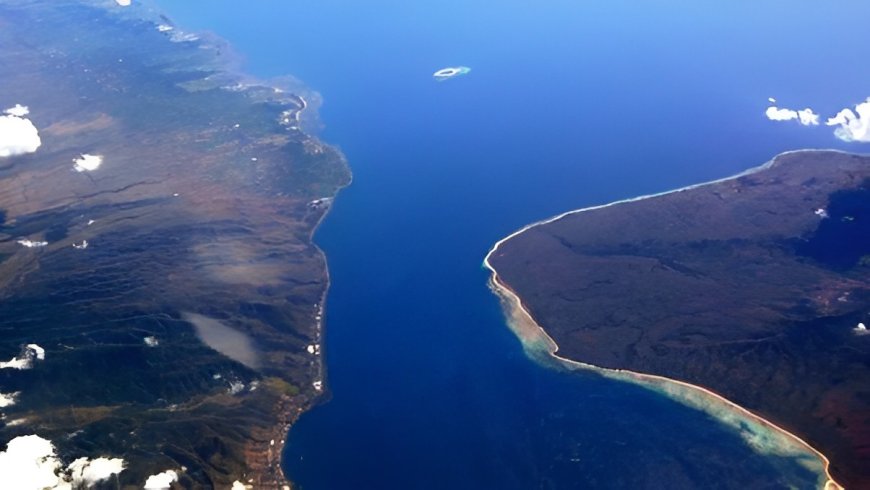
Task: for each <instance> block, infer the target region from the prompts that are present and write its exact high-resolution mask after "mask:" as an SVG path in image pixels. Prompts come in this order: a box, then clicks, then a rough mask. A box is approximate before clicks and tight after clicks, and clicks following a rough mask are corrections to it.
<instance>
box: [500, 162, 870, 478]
mask: <svg viewBox="0 0 870 490" xmlns="http://www.w3.org/2000/svg"><path fill="white" fill-rule="evenodd" d="M487 263H488V264H489V265H490V266H491V267H492V268H493V269H494V270H497V271H498V280H499V285H500V286H503V287H505V288H509V290H510V291H512V292H514V293H516V295H517V296H519V297H520V298H521V299H522V306H523V308H524V309H525V310H527V311H528V312H529V314H530V315H531V317H532V318H533V319H534V321H535V322H536V323H537V324H538V325H540V327H541V328H543V329H544V330H545V331H546V332H547V334H548V335H549V336H550V337H551V338H552V339H553V340H554V341H555V343H556V344H557V345H558V355H559V356H560V357H563V358H567V359H571V360H575V361H580V362H583V363H589V364H592V365H595V366H600V367H604V368H610V369H620V370H630V371H633V372H637V373H647V374H652V375H657V376H663V377H666V378H670V379H673V380H677V381H681V382H686V383H690V384H693V385H697V386H701V387H705V388H707V389H709V390H711V391H712V392H714V393H717V394H719V395H722V396H724V397H725V398H727V399H728V400H730V401H733V402H735V403H737V404H738V405H740V406H742V407H744V408H746V409H748V410H750V411H751V412H753V413H755V414H757V415H759V416H761V417H763V418H764V419H766V420H768V421H770V422H772V423H774V424H776V425H777V426H779V427H781V428H783V429H785V430H787V431H788V432H791V433H792V434H794V435H796V436H798V437H800V438H801V439H803V440H804V441H806V442H807V443H809V444H810V445H811V446H813V447H814V448H815V449H817V450H818V451H820V452H821V453H823V454H824V455H825V456H827V458H828V459H829V460H830V467H829V469H828V470H829V472H830V475H831V476H832V477H833V479H834V480H836V482H837V483H839V484H841V485H842V486H844V487H846V488H848V489H861V488H870V334H868V332H867V330H866V325H870V157H867V156H859V155H851V154H845V153H841V152H835V151H799V152H791V153H786V154H783V155H780V156H778V157H776V158H775V159H774V160H773V161H772V162H770V163H768V164H767V165H765V166H763V167H760V168H758V169H755V170H753V171H750V172H747V173H745V174H742V175H740V176H737V177H734V178H730V179H724V180H721V181H717V182H712V183H709V184H703V185H700V186H693V187H690V188H686V189H682V190H679V191H674V192H669V193H664V194H660V195H656V196H649V197H645V198H640V199H635V200H628V201H622V202H619V203H614V204H612V205H607V206H599V207H594V208H588V209H584V210H578V211H574V212H570V213H566V214H564V215H561V216H559V217H556V218H554V219H551V220H547V221H544V222H541V223H538V224H536V225H532V226H530V227H527V228H526V229H524V230H523V231H521V232H519V233H517V234H515V235H513V236H511V237H510V238H508V239H507V240H505V241H502V242H500V243H499V244H498V245H497V246H496V247H495V248H494V249H493V251H492V252H491V253H490V255H489V256H488V258H487Z"/></svg>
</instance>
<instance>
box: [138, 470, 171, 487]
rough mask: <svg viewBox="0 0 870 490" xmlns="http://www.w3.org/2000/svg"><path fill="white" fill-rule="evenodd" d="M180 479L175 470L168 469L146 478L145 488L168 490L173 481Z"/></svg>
mask: <svg viewBox="0 0 870 490" xmlns="http://www.w3.org/2000/svg"><path fill="white" fill-rule="evenodd" d="M177 481H178V473H176V472H175V471H173V470H166V471H164V472H162V473H157V474H156V475H151V476H149V477H148V479H147V480H145V490H166V489H167V488H169V487H170V486H171V485H172V482H177Z"/></svg>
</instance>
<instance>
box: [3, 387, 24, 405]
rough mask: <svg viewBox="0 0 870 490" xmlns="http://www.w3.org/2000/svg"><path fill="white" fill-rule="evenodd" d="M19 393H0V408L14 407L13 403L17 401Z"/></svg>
mask: <svg viewBox="0 0 870 490" xmlns="http://www.w3.org/2000/svg"><path fill="white" fill-rule="evenodd" d="M20 393H21V392H20V391H16V392H15V393H0V408H6V407H11V406H12V405H15V402H16V401H17V400H16V398H18V395H19V394H20Z"/></svg>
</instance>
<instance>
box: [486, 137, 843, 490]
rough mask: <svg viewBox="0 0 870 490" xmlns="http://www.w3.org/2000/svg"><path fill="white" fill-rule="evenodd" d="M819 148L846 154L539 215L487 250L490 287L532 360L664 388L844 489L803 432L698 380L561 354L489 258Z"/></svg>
mask: <svg viewBox="0 0 870 490" xmlns="http://www.w3.org/2000/svg"><path fill="white" fill-rule="evenodd" d="M815 151H833V152H838V153H843V154H847V153H849V152H844V151H840V150H816V149H805V150H793V151H788V152H784V153H780V154H779V155H777V156H775V157H774V158H772V159H771V160H769V161H768V162H766V163H764V164H762V165H760V166H758V167H754V168H751V169H748V170H746V171H743V172H740V173H738V174H735V175H732V176H729V177H724V178H721V179H716V180H712V181H709V182H703V183H700V184H693V185H689V186H686V187H681V188H678V189H673V190H669V191H664V192H658V193H653V194H647V195H643V196H638V197H633V198H628V199H622V200H618V201H614V202H611V203H607V204H602V205H595V206H589V207H585V208H580V209H575V210H571V211H567V212H564V213H561V214H558V215H556V216H553V217H551V218H547V219H544V220H541V221H537V222H534V223H531V224H528V225H526V226H524V227H522V228H520V229H519V230H517V231H515V232H513V233H511V234H510V235H508V236H506V237H504V238H502V239H501V240H499V241H498V242H496V243H495V245H493V246H492V248H491V249H490V250H489V252H488V253H487V254H486V257H484V259H483V266H484V267H485V268H486V269H488V270H489V271H490V279H489V287H490V289H491V290H492V291H493V293H494V294H495V295H496V296H498V298H499V299H500V301H501V303H502V307H503V309H504V312H505V316H506V319H507V323H508V326H509V327H510V328H511V330H512V331H513V332H514V334H515V335H517V337H518V338H519V339H520V341H521V343H522V344H523V349H524V350H525V352H526V354H527V355H528V356H529V357H530V358H532V359H533V360H535V361H537V362H539V363H541V364H543V365H547V366H550V367H554V368H562V369H569V370H585V371H591V372H594V373H597V374H599V375H602V376H604V377H607V378H611V379H615V380H619V381H623V382H628V383H633V384H636V385H639V386H642V387H644V388H647V389H650V390H652V391H655V392H657V393H660V394H662V395H664V396H667V397H668V398H671V399H673V400H675V401H678V402H680V403H682V404H684V405H687V406H689V407H691V408H695V409H697V410H701V411H703V412H705V413H707V414H708V415H710V416H711V417H713V418H715V419H716V420H718V421H719V422H720V423H723V424H725V425H727V426H729V427H731V428H733V429H735V430H737V431H738V432H740V435H741V437H743V438H744V439H745V440H746V441H747V443H748V444H749V445H750V446H752V447H753V448H754V449H755V450H757V451H758V452H761V453H766V454H776V455H780V456H786V457H793V458H795V459H797V460H799V462H800V464H801V465H802V466H804V467H805V468H807V469H809V470H811V471H814V472H816V473H817V474H819V488H820V489H822V490H845V487H843V486H842V485H840V484H839V483H837V481H836V480H834V478H833V476H832V475H831V473H830V461H829V460H828V458H827V457H826V456H825V455H824V454H822V453H821V452H820V451H819V450H817V449H815V448H814V447H813V446H811V445H810V444H809V443H807V442H806V441H804V440H803V439H801V438H800V437H798V436H797V435H795V434H793V433H791V432H789V431H787V430H785V429H783V428H782V427H780V426H778V425H776V424H774V423H773V422H771V421H769V420H767V419H765V418H763V417H761V416H759V415H757V414H755V413H752V412H751V411H749V410H748V409H746V408H744V407H741V406H740V405H738V404H736V403H734V402H732V401H730V400H728V399H727V398H725V397H723V396H721V395H719V394H717V393H715V392H713V391H710V390H709V389H707V388H704V387H703V386H698V385H694V384H691V383H687V382H684V381H680V380H676V379H672V378H667V377H664V376H658V375H654V374H649V373H643V372H636V371H630V370H625V369H610V368H604V367H600V366H596V365H593V364H588V363H584V362H582V361H576V360H572V359H568V358H565V357H562V356H559V355H558V350H559V346H558V344H557V343H556V342H555V340H553V338H552V337H550V335H549V334H548V333H547V332H546V330H544V328H543V327H542V326H541V325H539V324H538V323H537V322H536V321H535V319H534V317H532V314H531V313H530V312H529V310H528V309H527V308H526V307H525V305H524V304H523V301H522V298H521V297H520V296H519V295H518V294H517V293H516V292H514V291H513V290H512V289H510V287H508V286H507V284H505V283H504V282H502V280H501V278H500V277H499V275H498V271H497V270H496V269H495V267H494V266H493V265H492V264H491V263H490V257H492V256H493V254H495V253H496V252H497V251H498V249H499V247H500V246H501V245H502V244H504V243H505V242H507V241H509V240H510V239H512V238H514V237H516V236H518V235H520V234H522V233H524V232H526V231H528V230H530V229H532V228H534V227H536V226H539V225H545V224H547V223H552V222H554V221H558V220H560V219H562V218H564V217H566V216H570V215H573V214H577V213H582V212H585V211H593V210H596V209H602V208H606V207H610V206H615V205H618V204H624V203H628V202H635V201H641V200H645V199H650V198H655V197H660V196H664V195H668V194H672V193H676V192H683V191H688V190H692V189H697V188H699V187H704V186H707V185H711V184H716V183H720V182H727V181H730V180H734V179H738V178H740V177H744V176H746V175H751V174H754V173H756V172H760V171H763V170H765V169H767V168H769V167H771V166H773V165H774V164H775V163H776V161H777V159H778V158H779V157H781V156H785V155H789V154H793V153H802V152H815Z"/></svg>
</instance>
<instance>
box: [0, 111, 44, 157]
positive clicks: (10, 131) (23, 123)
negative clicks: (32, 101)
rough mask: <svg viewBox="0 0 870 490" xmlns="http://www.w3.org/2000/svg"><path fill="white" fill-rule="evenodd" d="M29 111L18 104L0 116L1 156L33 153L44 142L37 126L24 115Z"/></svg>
mask: <svg viewBox="0 0 870 490" xmlns="http://www.w3.org/2000/svg"><path fill="white" fill-rule="evenodd" d="M29 112H30V111H29V110H28V109H27V107H25V106H22V105H20V104H17V105H16V106H15V107H11V108H9V109H6V111H4V114H5V115H3V116H0V158H2V157H12V156H15V155H23V154H25V153H33V152H34V151H36V149H37V148H39V146H40V145H41V144H42V140H41V139H40V138H39V131H38V130H37V129H36V126H34V125H33V123H32V122H31V121H30V119H27V118H26V117H24V116H25V115H27V114H28V113H29Z"/></svg>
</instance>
